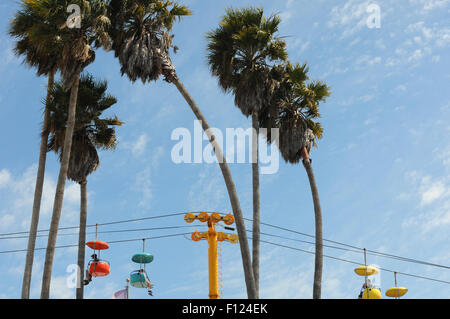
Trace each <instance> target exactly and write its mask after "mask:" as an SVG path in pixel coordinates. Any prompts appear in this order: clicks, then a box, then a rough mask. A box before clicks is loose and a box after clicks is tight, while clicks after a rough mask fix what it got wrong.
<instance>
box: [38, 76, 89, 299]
mask: <svg viewBox="0 0 450 319" xmlns="http://www.w3.org/2000/svg"><path fill="white" fill-rule="evenodd" d="M79 82H80V75H79V74H78V75H77V76H76V77H75V80H74V84H73V85H72V89H71V92H70V100H69V112H68V113H69V114H68V119H67V128H66V134H65V137H64V147H63V156H62V160H61V167H60V169H59V176H58V183H57V185H56V193H55V200H54V202H53V214H52V220H51V223H50V231H49V235H48V243H47V251H46V254H45V264H44V274H43V276H42V289H41V299H48V298H49V297H50V281H51V277H52V268H53V258H54V255H55V245H56V237H57V235H58V226H59V220H60V218H61V210H62V205H63V200H64V188H65V184H66V178H67V170H68V168H69V159H70V150H71V148H72V137H73V130H74V127H75V112H76V107H77V97H78V86H79Z"/></svg>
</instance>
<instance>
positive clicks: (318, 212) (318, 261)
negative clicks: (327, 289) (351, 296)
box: [303, 150, 323, 299]
mask: <svg viewBox="0 0 450 319" xmlns="http://www.w3.org/2000/svg"><path fill="white" fill-rule="evenodd" d="M303 153H305V150H303ZM306 154H307V152H306ZM303 166H304V167H305V170H306V173H307V174H308V179H309V184H310V186H311V193H312V198H313V203H314V218H315V224H316V225H315V227H316V253H315V265H314V286H313V298H314V299H320V298H321V294H322V292H321V291H322V268H323V237H322V209H321V208H320V200H319V191H318V189H317V184H316V179H315V178H314V172H313V169H312V166H311V161H310V160H309V158H308V156H307V155H306V156H304V157H303Z"/></svg>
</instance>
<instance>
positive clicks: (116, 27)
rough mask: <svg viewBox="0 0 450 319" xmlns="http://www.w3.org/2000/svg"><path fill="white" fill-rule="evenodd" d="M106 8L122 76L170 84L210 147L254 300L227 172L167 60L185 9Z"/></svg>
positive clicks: (126, 2) (124, 3)
mask: <svg viewBox="0 0 450 319" xmlns="http://www.w3.org/2000/svg"><path fill="white" fill-rule="evenodd" d="M109 6H110V17H111V22H112V30H111V31H110V34H111V36H112V40H113V50H114V51H115V55H116V57H118V58H119V62H120V64H121V72H122V75H123V74H126V75H127V76H128V78H129V79H130V80H131V81H133V82H134V81H136V80H137V79H141V81H142V82H143V83H146V82H150V81H153V80H157V79H159V78H160V77H161V76H163V77H164V80H165V81H167V82H168V83H172V84H174V85H175V86H176V88H177V89H178V91H179V92H180V93H181V95H182V96H183V97H184V99H185V100H186V102H187V103H188V104H189V106H190V108H191V109H192V111H193V112H194V114H195V116H196V117H197V119H198V120H199V121H200V122H201V125H202V128H203V130H204V131H205V133H206V134H207V136H208V138H209V141H210V143H211V144H212V146H213V149H214V151H215V154H216V157H217V159H218V162H219V166H220V169H221V171H222V175H223V177H224V180H225V184H226V187H227V191H228V195H229V197H230V202H231V206H232V209H233V214H234V217H235V220H236V228H237V231H238V235H239V239H240V248H241V255H242V261H243V267H244V276H245V282H246V288H247V294H248V297H249V298H251V299H254V298H256V291H255V282H254V279H253V271H252V266H251V259H250V251H249V247H248V239H247V234H246V232H245V225H244V219H243V216H242V211H241V208H240V203H239V198H238V196H237V193H236V187H235V184H234V181H233V179H232V176H231V172H230V169H229V167H228V164H227V162H226V160H225V157H224V155H223V152H222V149H221V147H220V145H219V144H218V143H217V141H216V138H215V136H214V134H213V133H212V132H211V130H210V126H209V124H208V122H207V121H206V119H205V117H204V116H203V114H202V113H201V111H200V109H199V107H198V106H197V104H196V103H195V101H194V99H193V98H192V97H191V96H190V94H189V93H188V91H187V90H186V88H185V87H184V85H183V83H182V82H181V81H180V78H179V77H178V75H177V73H176V70H175V66H174V65H173V64H172V61H171V58H170V53H169V50H170V49H171V48H173V49H174V50H176V49H177V48H176V47H175V46H174V45H173V44H172V38H173V36H172V35H171V34H170V31H171V29H172V26H173V23H174V22H175V21H176V20H177V19H178V20H179V19H181V17H183V16H186V15H189V14H190V11H189V10H188V9H187V7H186V6H184V5H181V4H179V3H177V2H176V1H169V0H110V1H109Z"/></svg>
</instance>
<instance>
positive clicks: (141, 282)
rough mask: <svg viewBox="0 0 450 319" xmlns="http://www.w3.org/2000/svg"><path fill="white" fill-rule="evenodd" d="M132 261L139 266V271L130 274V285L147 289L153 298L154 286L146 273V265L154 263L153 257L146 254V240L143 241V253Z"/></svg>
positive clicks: (132, 258)
mask: <svg viewBox="0 0 450 319" xmlns="http://www.w3.org/2000/svg"><path fill="white" fill-rule="evenodd" d="M131 260H132V261H133V262H134V263H136V264H139V269H138V270H135V271H133V272H131V273H130V285H131V286H132V287H135V288H147V289H148V294H149V295H150V296H153V292H152V288H153V285H152V284H151V283H150V279H149V278H148V275H147V272H146V271H145V265H146V264H149V263H151V262H152V261H153V255H152V254H149V253H146V252H145V239H143V240H142V253H138V254H134V255H133V257H131Z"/></svg>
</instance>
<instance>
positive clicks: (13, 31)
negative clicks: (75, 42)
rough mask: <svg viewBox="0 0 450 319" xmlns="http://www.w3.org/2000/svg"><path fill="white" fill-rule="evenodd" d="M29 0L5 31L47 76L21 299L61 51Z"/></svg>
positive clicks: (26, 289)
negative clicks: (49, 109) (50, 107)
mask: <svg viewBox="0 0 450 319" xmlns="http://www.w3.org/2000/svg"><path fill="white" fill-rule="evenodd" d="M34 9H35V8H34V7H33V6H32V5H31V3H30V2H29V1H26V0H22V3H21V8H20V10H19V11H18V12H17V13H16V14H15V16H14V18H13V20H12V21H11V25H10V28H9V34H10V36H11V37H13V38H15V39H17V41H16V42H15V46H14V52H15V53H16V55H17V56H21V57H23V59H24V61H23V62H24V63H25V64H27V65H29V66H30V67H33V68H35V69H36V74H37V75H38V76H42V75H44V76H48V84H47V97H46V99H45V106H44V120H43V123H42V129H41V145H40V149H39V163H38V170H37V176H36V184H35V191H34V198H33V210H32V215H31V223H30V232H29V237H28V246H27V256H26V260H25V270H24V275H23V281H22V299H28V298H29V297H30V282H31V274H32V269H33V261H34V248H35V246H36V234H37V228H38V224H39V213H40V208H41V199H42V190H43V186H44V175H45V163H46V160H47V141H48V135H49V131H48V120H49V111H48V103H49V100H50V98H51V94H52V87H53V83H54V77H55V73H56V70H57V58H58V54H59V53H60V51H61V46H60V42H59V41H58V39H57V38H55V37H51V36H50V37H49V36H48V34H49V33H50V34H54V32H49V31H51V30H53V31H54V30H55V27H54V26H52V25H48V24H46V23H45V21H44V20H43V19H42V18H41V17H40V16H39V14H38V13H37V12H35V10H34Z"/></svg>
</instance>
